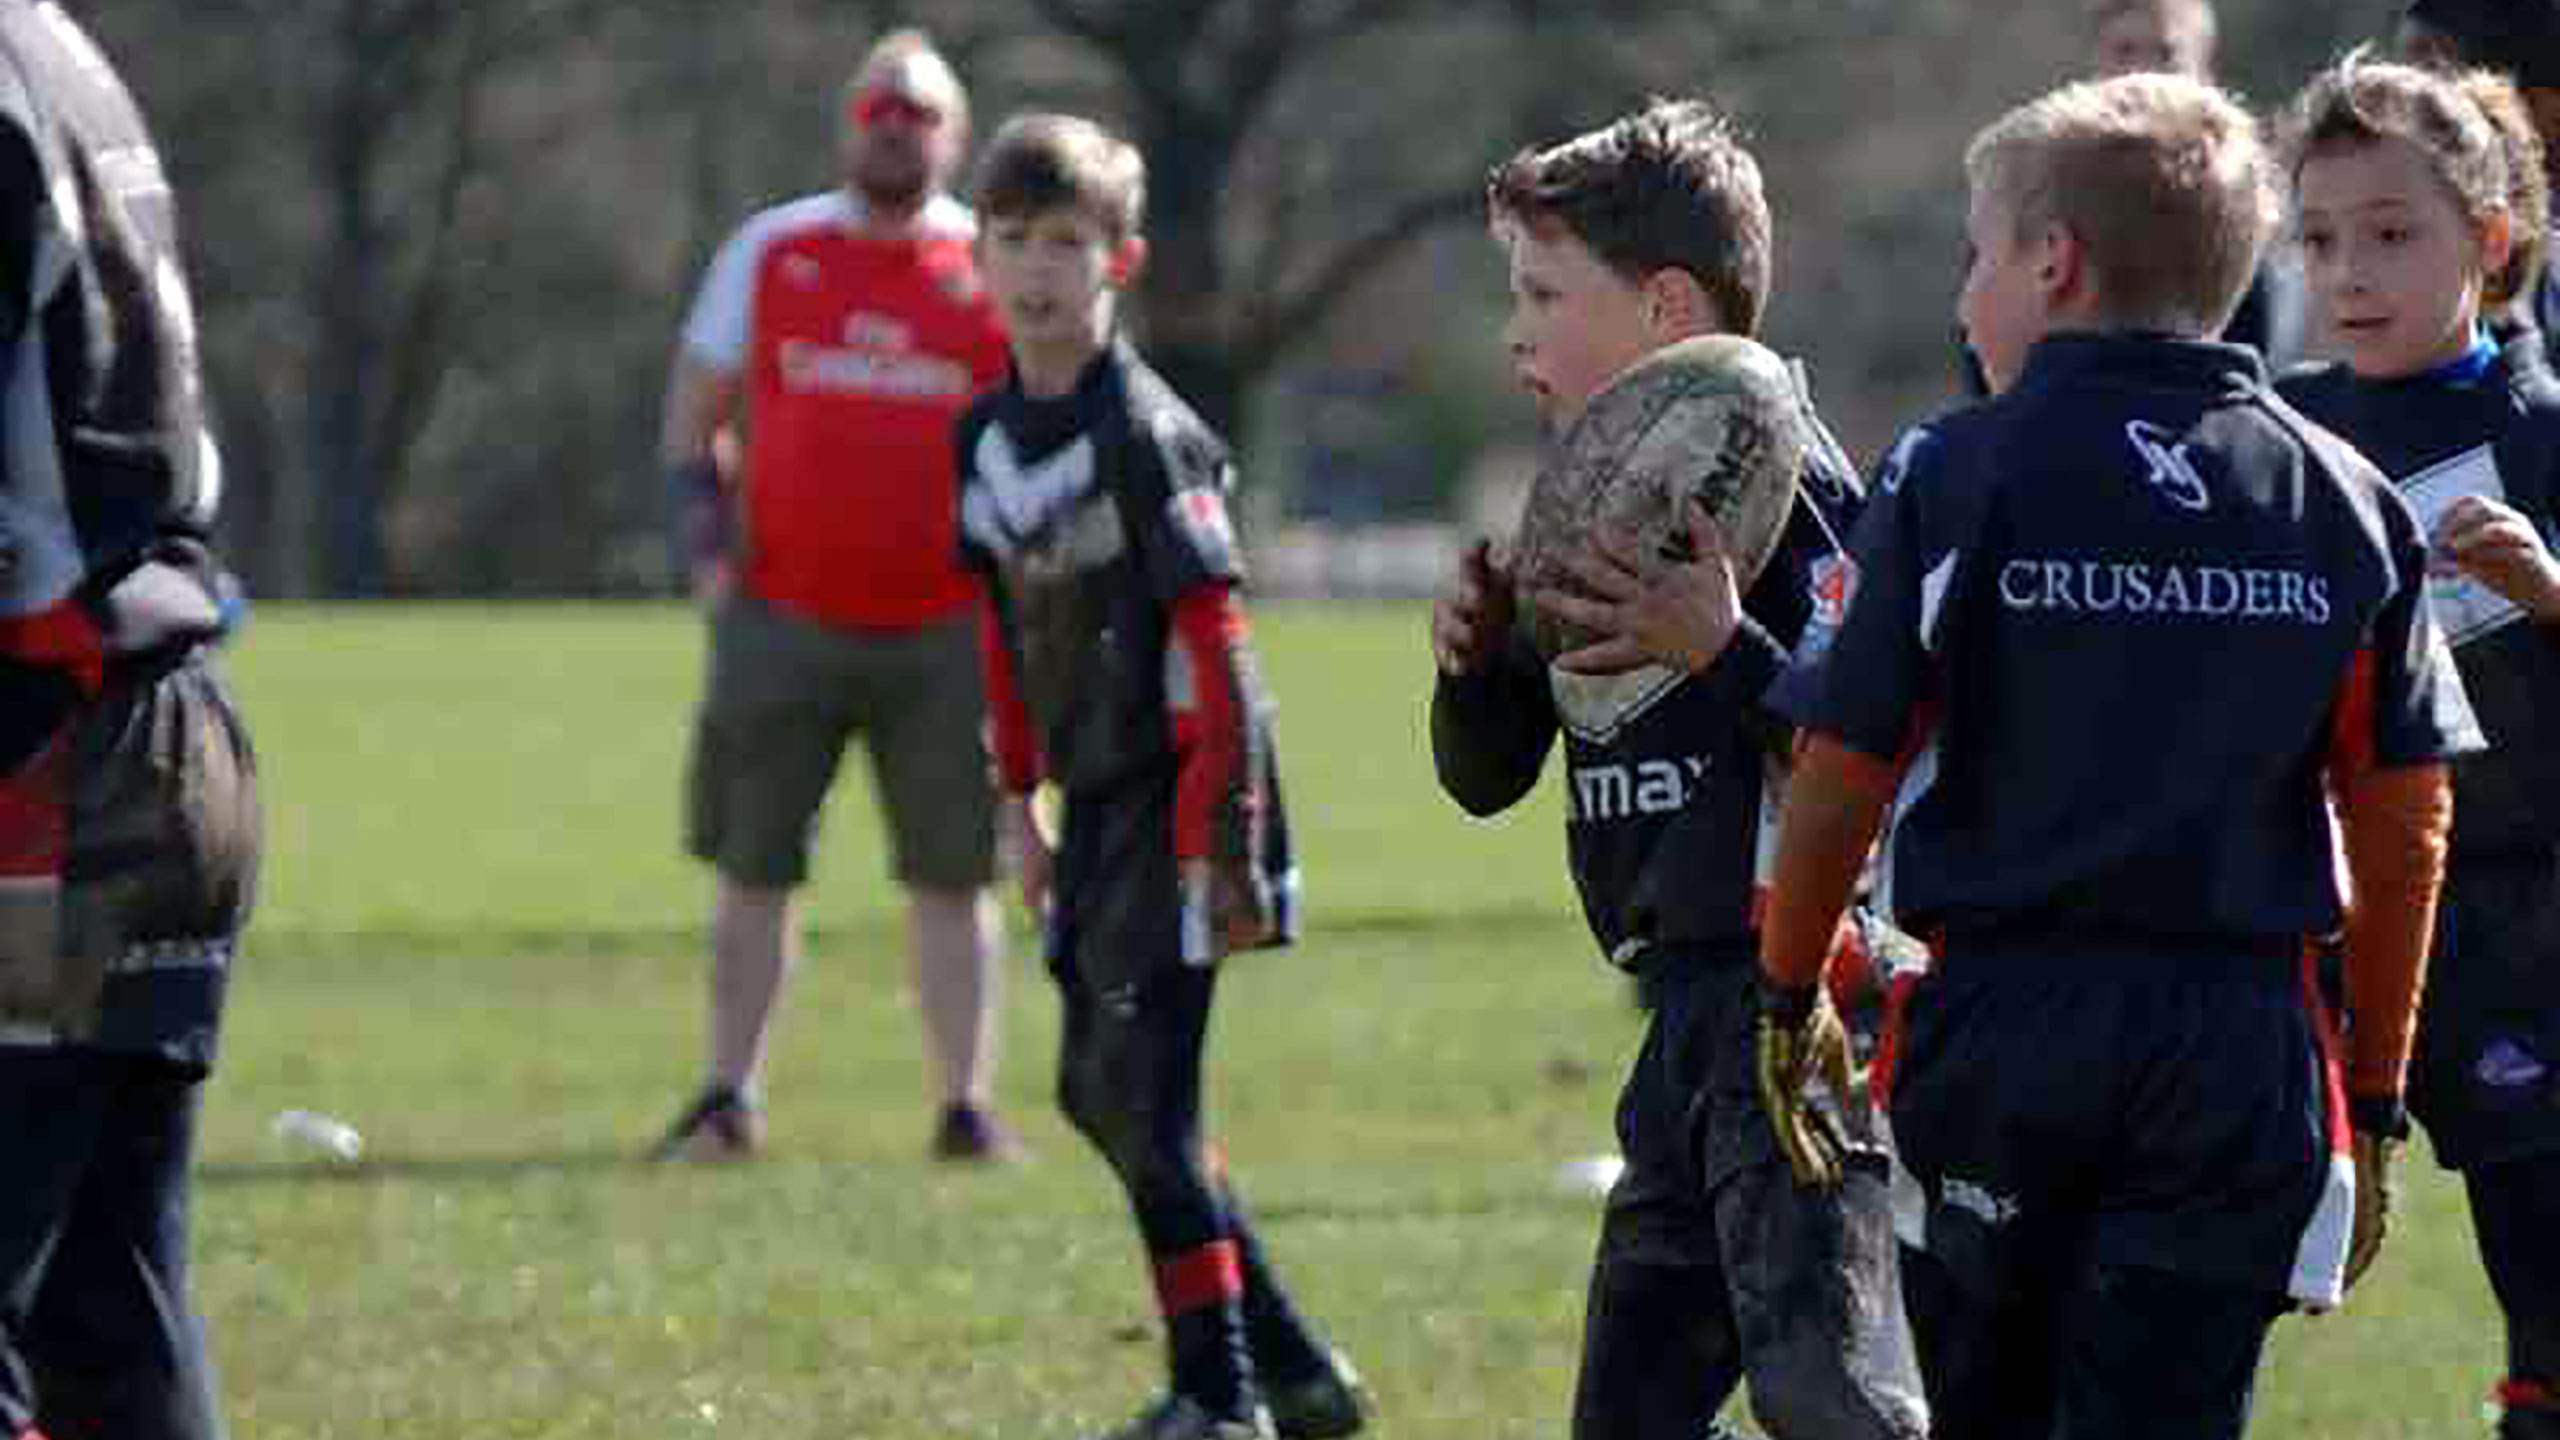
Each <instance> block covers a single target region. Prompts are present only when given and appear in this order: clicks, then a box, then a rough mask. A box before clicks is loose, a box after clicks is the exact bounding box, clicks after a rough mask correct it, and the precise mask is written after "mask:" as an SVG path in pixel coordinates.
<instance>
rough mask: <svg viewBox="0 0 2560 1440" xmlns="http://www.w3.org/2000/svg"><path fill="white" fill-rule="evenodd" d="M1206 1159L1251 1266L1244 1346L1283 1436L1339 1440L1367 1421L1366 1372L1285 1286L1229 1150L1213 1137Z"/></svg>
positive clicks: (1246, 1268)
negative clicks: (1239, 1188)
mask: <svg viewBox="0 0 2560 1440" xmlns="http://www.w3.org/2000/svg"><path fill="white" fill-rule="evenodd" d="M1203 1163H1204V1164H1205V1165H1206V1166H1207V1169H1208V1175H1209V1183H1210V1184H1211V1185H1212V1186H1214V1187H1216V1190H1217V1199H1218V1205H1219V1207H1220V1208H1221V1209H1223V1210H1224V1211H1225V1212H1226V1216H1227V1229H1228V1232H1229V1233H1230V1234H1232V1235H1233V1236H1234V1237H1235V1244H1236V1258H1237V1261H1238V1263H1239V1265H1240V1267H1241V1268H1242V1270H1243V1272H1244V1333H1245V1348H1246V1349H1247V1350H1249V1351H1251V1352H1252V1355H1253V1373H1254V1378H1255V1379H1256V1380H1257V1381H1258V1382H1260V1385H1261V1389H1262V1397H1263V1401H1264V1403H1265V1404H1267V1405H1268V1406H1269V1407H1270V1409H1271V1419H1272V1424H1273V1426H1274V1427H1275V1428H1276V1429H1277V1430H1278V1431H1279V1433H1280V1440H1336V1437H1339V1436H1344V1435H1350V1434H1354V1433H1356V1432H1358V1431H1359V1430H1361V1429H1363V1428H1365V1427H1366V1426H1367V1424H1368V1422H1369V1411H1370V1408H1371V1404H1370V1400H1369V1395H1368V1391H1367V1388H1366V1386H1364V1385H1363V1384H1362V1382H1361V1379H1360V1374H1359V1372H1358V1371H1357V1370H1355V1369H1353V1368H1352V1366H1351V1362H1350V1360H1349V1359H1348V1358H1346V1357H1345V1356H1343V1355H1342V1354H1341V1353H1340V1352H1338V1351H1336V1350H1334V1349H1333V1348H1332V1347H1331V1346H1329V1345H1327V1344H1326V1343H1325V1342H1324V1339H1323V1337H1322V1336H1320V1335H1318V1334H1317V1333H1316V1328H1315V1326H1314V1325H1313V1324H1311V1323H1309V1322H1308V1320H1307V1318H1306V1316H1305V1315H1304V1314H1302V1313H1300V1311H1299V1309H1298V1306H1297V1302H1296V1301H1294V1300H1292V1299H1290V1298H1289V1292H1288V1291H1287V1290H1286V1289H1284V1288H1282V1287H1281V1284H1280V1274H1279V1271H1278V1270H1276V1269H1274V1268H1273V1266H1272V1263H1271V1257H1270V1254H1269V1252H1267V1251H1266V1250H1264V1249H1263V1245H1262V1237H1261V1235H1260V1234H1259V1233H1258V1232H1257V1231H1256V1230H1255V1228H1254V1224H1253V1218H1252V1216H1251V1215H1250V1214H1248V1213H1247V1212H1246V1210H1245V1208H1244V1201H1243V1199H1242V1198H1241V1197H1240V1196H1239V1195H1238V1194H1237V1193H1236V1186H1235V1180H1234V1177H1233V1176H1231V1175H1230V1174H1229V1173H1228V1172H1227V1159H1226V1154H1225V1152H1224V1151H1223V1150H1222V1149H1221V1148H1220V1147H1219V1146H1218V1145H1216V1144H1214V1143H1211V1144H1208V1145H1206V1146H1205V1147H1204V1154H1203Z"/></svg>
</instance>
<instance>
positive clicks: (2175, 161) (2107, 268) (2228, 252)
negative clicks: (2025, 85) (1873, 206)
mask: <svg viewBox="0 0 2560 1440" xmlns="http://www.w3.org/2000/svg"><path fill="white" fill-rule="evenodd" d="M1964 166H1965V176H1966V179H1967V180H1968V181H1970V182H1971V184H1972V186H1973V188H1974V191H1975V192H1976V193H1977V194H1979V195H1984V196H1989V197H1992V198H1994V199H1996V200H1997V201H1998V202H1999V203H2000V204H2001V205H2002V206H2003V207H2004V208H2005V210H2006V213H2007V215H2008V218H2009V221H2010V224H2011V227H2012V231H2011V234H2012V238H2013V239H2015V240H2017V241H2025V240H2027V239H2029V238H2030V237H2032V236H2033V235H2035V234H2036V233H2037V232H2039V231H2041V230H2042V229H2044V228H2045V227H2046V226H2049V225H2059V226H2061V227H2062V228H2064V229H2065V230H2067V231H2069V232H2070V233H2071V235H2072V237H2073V238H2074V239H2075V240H2077V241H2078V242H2079V244H2080V246H2081V249H2082V252H2083V253H2084V254H2086V255H2087V256H2088V258H2089V263H2090V266H2091V268H2092V270H2093V271H2094V273H2095V277H2096V286H2097V293H2098V301H2099V306H2100V310H2101V313H2102V315H2103V316H2104V317H2105V318H2107V319H2109V320H2111V321H2112V322H2113V323H2115V324H2118V325H2122V326H2126V327H2129V328H2134V329H2145V330H2165V331H2170V332H2172V333H2175V334H2182V335H2218V334H2220V333H2221V332H2222V328H2223V327H2224V326H2225V325H2227V324H2229V323H2230V320H2231V314H2232V312H2233V311H2234V310H2235V309H2237V308H2238V307H2239V304H2240V297H2241V296H2242V295H2243V294H2244V293H2245V292H2246V291H2247V290H2248V288H2249V280H2250V276H2251V275H2252V274H2253V273H2254V272H2255V271H2256V270H2257V268H2258V257H2259V255H2260V253H2261V252H2262V251H2263V250H2264V249H2265V248H2266V244H2267V239H2268V237H2269V236H2270V235H2272V234H2273V233H2274V232H2275V227H2276V216H2277V203H2276V193H2275V185H2274V182H2273V179H2272V178H2271V176H2270V174H2269V166H2268V163H2267V153H2266V149H2265V146H2264V145H2263V143H2262V142H2261V141H2260V139H2259V135H2258V123H2257V121H2255V120H2253V119H2251V118H2250V115H2249V112H2248V111H2247V110H2246V109H2244V108H2242V106H2241V105H2240V103H2239V102H2238V101H2237V100H2235V99H2233V98H2232V97H2231V96H2230V95H2229V94H2228V93H2226V92H2224V91H2223V90H2221V89H2219V88H2217V87H2215V86H2212V85H2209V84H2206V83H2205V82H2203V81H2200V80H2193V79H2189V78H2187V77H2185V76H2182V75H2119V76H2116V77H2114V78H2112V79H2107V80H2084V81H2080V82H2078V83H2076V84H2071V85H2065V86H2063V87H2061V88H2060V89H2057V90H2053V91H2051V92H2049V93H2047V94H2045V95H2044V96H2042V97H2041V98H2038V99H2036V100H2031V101H2029V102H2028V103H2026V104H2024V105H2021V106H2019V107H2018V108H2017V109H2015V110H2012V111H2010V112H2009V113H2008V114H2006V115H2004V116H2002V117H2001V118H2000V119H1998V120H1996V121H1993V122H1992V123H1991V124H1990V125H1988V126H1986V127H1984V129H1983V130H1982V131H1981V132H1980V133H1979V134H1977V135H1975V136H1974V137H1973V143H1972V144H1971V145H1969V146H1968V147H1966V150H1965V157H1964Z"/></svg>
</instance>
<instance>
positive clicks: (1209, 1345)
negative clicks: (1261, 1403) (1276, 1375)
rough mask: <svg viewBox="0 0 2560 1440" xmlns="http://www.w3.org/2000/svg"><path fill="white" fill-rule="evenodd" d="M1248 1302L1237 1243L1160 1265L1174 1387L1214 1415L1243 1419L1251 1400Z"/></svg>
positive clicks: (1215, 1244) (1159, 1297)
mask: <svg viewBox="0 0 2560 1440" xmlns="http://www.w3.org/2000/svg"><path fill="white" fill-rule="evenodd" d="M1243 1302H1244V1270H1243V1266H1242V1264H1241V1262H1240V1260H1239V1258H1238V1256H1237V1252H1236V1244H1235V1242H1234V1241H1232V1240H1212V1241H1210V1242H1209V1243H1208V1244H1206V1245H1201V1246H1197V1247H1195V1248H1193V1249H1190V1250H1186V1251H1183V1252H1181V1253H1179V1254H1176V1255H1169V1256H1161V1257H1158V1259H1157V1260H1156V1303H1157V1305H1158V1306H1159V1307H1160V1308H1161V1309H1162V1310H1163V1312H1164V1328H1165V1341H1166V1344H1167V1346H1168V1347H1169V1348H1170V1349H1171V1351H1172V1356H1171V1360H1172V1368H1173V1388H1174V1389H1175V1390H1176V1391H1178V1392H1180V1393H1182V1394H1184V1395H1188V1396H1190V1397H1191V1398H1192V1399H1194V1400H1197V1401H1199V1402H1200V1404H1201V1406H1202V1407H1203V1408H1204V1409H1207V1410H1208V1411H1209V1412H1210V1413H1212V1414H1216V1415H1237V1414H1241V1413H1243V1411H1244V1410H1245V1408H1246V1406H1247V1405H1248V1404H1249V1403H1250V1401H1251V1397H1252V1393H1253V1360H1252V1357H1251V1355H1250V1354H1249V1353H1248V1352H1247V1350H1246V1348H1245V1339H1244V1313H1243V1309H1244V1306H1243Z"/></svg>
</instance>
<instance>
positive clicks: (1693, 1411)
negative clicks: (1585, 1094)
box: [1573, 958, 1774, 1440]
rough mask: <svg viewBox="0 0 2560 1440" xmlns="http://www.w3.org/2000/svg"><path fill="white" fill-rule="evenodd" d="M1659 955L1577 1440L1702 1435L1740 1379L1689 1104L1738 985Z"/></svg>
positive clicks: (1630, 1093)
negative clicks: (1709, 977) (1661, 967)
mask: <svg viewBox="0 0 2560 1440" xmlns="http://www.w3.org/2000/svg"><path fill="white" fill-rule="evenodd" d="M1663 963H1664V966H1665V968H1664V970H1663V971H1662V972H1660V973H1657V974H1656V975H1654V976H1653V977H1652V978H1650V979H1649V980H1648V981H1647V983H1646V985H1645V989H1644V994H1645V996H1646V998H1647V1002H1648V1004H1647V1008H1648V1010H1649V1012H1650V1014H1649V1018H1648V1020H1647V1023H1646V1026H1645V1035H1644V1043H1643V1045H1642V1047H1641V1048H1640V1049H1639V1050H1638V1051H1637V1053H1636V1059H1635V1064H1634V1065H1633V1066H1632V1067H1630V1069H1629V1070H1628V1073H1627V1079H1626V1083H1625V1085H1623V1086H1622V1087H1621V1088H1620V1090H1619V1094H1618V1107H1617V1120H1616V1129H1617V1140H1618V1148H1619V1150H1620V1152H1621V1153H1623V1154H1624V1155H1625V1156H1626V1162H1627V1163H1626V1169H1625V1170H1624V1171H1623V1172H1621V1173H1620V1175H1619V1177H1618V1180H1617V1183H1616V1184H1615V1185H1613V1186H1612V1187H1611V1188H1610V1191H1609V1198H1608V1203H1607V1210H1606V1213H1605V1214H1604V1215H1603V1217H1602V1219H1601V1222H1600V1243H1599V1248H1598V1251H1597V1254H1596V1255H1595V1256H1594V1258H1593V1260H1592V1266H1591V1284H1590V1293H1589V1297H1588V1299H1587V1300H1586V1301H1585V1309H1584V1313H1583V1321H1582V1364H1581V1370H1580V1373H1579V1374H1578V1375H1577V1376H1576V1378H1575V1381H1574V1395H1573V1437H1574V1440H1696V1437H1697V1436H1698V1435H1699V1434H1701V1433H1702V1432H1708V1433H1712V1432H1709V1430H1708V1427H1710V1426H1711V1425H1712V1423H1713V1421H1714V1419H1715V1416H1716V1412H1717V1411H1718V1410H1720V1409H1722V1408H1723V1406H1724V1404H1725V1402H1726V1401H1727V1400H1729V1399H1731V1398H1732V1396H1733V1393H1734V1391H1735V1389H1736V1387H1738V1386H1739V1385H1740V1384H1741V1381H1742V1345H1741V1340H1740V1336H1739V1333H1738V1332H1737V1330H1736V1328H1735V1322H1734V1314H1733V1308H1732V1294H1731V1291H1730V1288H1729V1284H1728V1281H1729V1277H1728V1275H1727V1274H1726V1272H1725V1268H1724V1255H1725V1250H1724V1247H1723V1245H1722V1243H1721V1241H1720V1240H1719V1238H1718V1236H1717V1234H1716V1226H1715V1216H1714V1211H1713V1210H1712V1209H1711V1208H1710V1206H1709V1203H1708V1196H1707V1186H1706V1181H1705V1169H1704V1166H1703V1163H1702V1162H1703V1157H1702V1155H1701V1153H1700V1148H1699V1146H1700V1141H1701V1139H1702V1138H1703V1131H1702V1130H1701V1129H1700V1127H1699V1121H1700V1118H1701V1112H1700V1111H1699V1110H1698V1108H1697V1106H1696V1104H1695V1103H1694V1102H1695V1101H1696V1099H1697V1098H1698V1097H1699V1095H1700V1094H1701V1093H1702V1092H1703V1090H1704V1083H1703V1082H1704V1080H1705V1077H1706V1073H1707V1070H1706V1067H1707V1065H1708V1064H1709V1063H1710V1059H1711V1055H1712V1049H1713V1046H1714V1045H1715V1043H1716V1041H1717V1038H1718V1035H1717V1032H1718V1027H1719V1025H1720V1024H1721V1023H1723V1022H1724V1021H1725V1020H1726V1019H1728V1018H1729V1017H1728V1016H1727V1015H1726V1013H1725V1006H1726V1005H1729V1004H1730V1000H1731V994H1732V993H1738V990H1737V986H1736V985H1735V984H1733V983H1724V984H1721V985H1719V984H1716V983H1715V982H1713V981H1710V980H1704V979H1702V976H1701V974H1700V973H1699V972H1698V971H1696V970H1695V969H1693V968H1689V967H1690V965H1691V963H1692V961H1691V960H1671V959H1668V958H1666V960H1665V961H1664V962H1663ZM1711 992H1712V993H1711ZM1773 1143H1774V1142H1773Z"/></svg>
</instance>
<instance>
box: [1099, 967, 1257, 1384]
mask: <svg viewBox="0 0 2560 1440" xmlns="http://www.w3.org/2000/svg"><path fill="white" fill-rule="evenodd" d="M1215 978H1216V972H1214V971H1211V970H1204V969H1195V968H1192V967H1189V966H1185V965H1180V964H1174V965H1170V966H1167V967H1164V968H1163V969H1161V970H1160V971H1159V972H1158V973H1156V974H1155V975H1153V976H1151V977H1149V979H1148V980H1147V981H1146V983H1145V984H1144V985H1143V986H1142V987H1139V988H1137V989H1136V990H1134V991H1124V992H1119V993H1115V994H1103V995H1097V996H1093V997H1090V998H1088V999H1087V1000H1086V1001H1084V1002H1083V1003H1082V1005H1081V1006H1080V1008H1079V1011H1078V1020H1077V1023H1076V1024H1075V1025H1074V1026H1073V1027H1071V1029H1070V1031H1069V1036H1068V1038H1069V1041H1070V1042H1071V1045H1070V1049H1069V1050H1067V1051H1066V1052H1064V1053H1062V1056H1061V1074H1060V1095H1059V1098H1060V1105H1061V1108H1062V1109H1063V1110H1064V1111H1065V1112H1066V1116H1067V1119H1068V1121H1069V1122H1070V1123H1072V1124H1073V1125H1074V1126H1075V1127H1076V1129H1077V1131H1078V1132H1079V1133H1081V1134H1082V1135H1084V1136H1085V1138H1086V1139H1088V1140H1090V1141H1091V1142H1092V1143H1093V1145H1094V1148H1095V1149H1097V1150H1098V1151H1100V1152H1101V1153H1102V1156H1103V1158H1104V1159H1105V1160H1107V1161H1109V1162H1110V1164H1111V1168H1112V1170H1113V1171H1114V1172H1115V1173H1116V1174H1117V1175H1118V1176H1119V1177H1120V1183H1121V1186H1122V1187H1123V1188H1124V1189H1125V1190H1126V1191H1127V1192H1128V1196H1129V1205H1130V1209H1131V1211H1132V1213H1133V1214H1134V1215H1135V1217H1136V1219H1137V1223H1138V1232H1139V1235H1140V1237H1141V1239H1142V1240H1143V1241H1144V1243H1145V1245H1146V1250H1147V1259H1148V1264H1149V1266H1150V1268H1151V1270H1152V1272H1153V1276H1154V1280H1155V1289H1156V1299H1157V1304H1158V1308H1159V1310H1160V1312H1161V1313H1162V1315H1163V1316H1164V1323H1165V1333H1166V1341H1167V1347H1168V1350H1169V1352H1170V1364H1171V1369H1172V1381H1173V1391H1174V1393H1175V1394H1176V1395H1177V1396H1180V1397H1183V1398H1186V1399H1188V1400H1190V1401H1192V1402H1194V1403H1195V1404H1196V1405H1197V1406H1198V1408H1199V1409H1200V1410H1201V1411H1203V1412H1205V1413H1207V1414H1209V1415H1212V1416H1228V1417H1243V1416H1247V1415H1249V1414H1250V1413H1251V1412H1252V1411H1253V1410H1254V1408H1255V1407H1256V1405H1257V1403H1258V1397H1257V1393H1256V1390H1255V1384H1254V1376H1253V1364H1252V1357H1251V1352H1250V1350H1249V1349H1248V1347H1247V1344H1246V1340H1245V1331H1244V1273H1243V1262H1242V1258H1241V1256H1240V1255H1239V1254H1238V1251H1237V1246H1236V1241H1235V1236H1234V1233H1233V1231H1232V1229H1231V1228H1230V1226H1229V1225H1228V1221H1227V1215H1226V1212H1225V1209H1224V1208H1223V1207H1222V1206H1221V1205H1220V1203H1219V1196H1218V1192H1217V1189H1216V1188H1215V1187H1214V1186H1213V1185H1212V1184H1211V1183H1210V1180H1209V1176H1208V1173H1207V1170H1206V1168H1205V1166H1204V1165H1203V1163H1202V1156H1201V1144H1200V1057H1201V1048H1202V1045H1203V1043H1204V1042H1205V1040H1206V1037H1207V1030H1208V1018H1209V1001H1210V997H1211V994H1212V992H1213V989H1214V986H1215Z"/></svg>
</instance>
